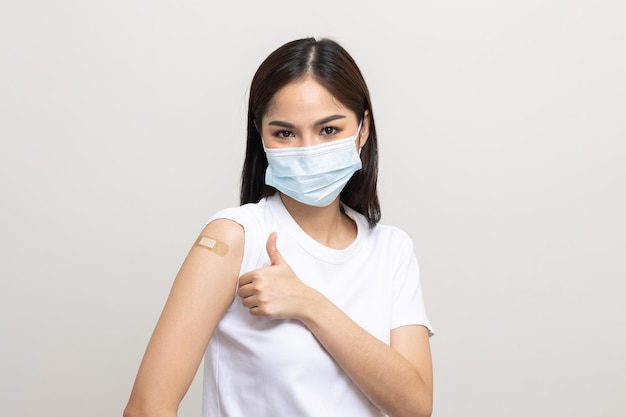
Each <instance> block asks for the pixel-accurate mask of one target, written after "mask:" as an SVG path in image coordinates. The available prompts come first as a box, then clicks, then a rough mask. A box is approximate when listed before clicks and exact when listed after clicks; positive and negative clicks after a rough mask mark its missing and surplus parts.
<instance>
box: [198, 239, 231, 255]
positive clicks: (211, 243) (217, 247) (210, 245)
mask: <svg viewBox="0 0 626 417" xmlns="http://www.w3.org/2000/svg"><path fill="white" fill-rule="evenodd" d="M194 246H198V247H200V248H204V249H207V250H210V251H211V252H215V253H217V254H218V255H220V256H224V255H226V254H227V253H228V245H227V244H226V243H224V242H220V241H219V240H217V239H213V238H212V237H208V236H202V235H200V236H198V240H196V243H195V244H194Z"/></svg>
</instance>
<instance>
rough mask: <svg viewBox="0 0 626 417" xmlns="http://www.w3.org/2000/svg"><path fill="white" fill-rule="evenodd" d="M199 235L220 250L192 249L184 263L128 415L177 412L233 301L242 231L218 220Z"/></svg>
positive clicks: (147, 355)
mask: <svg viewBox="0 0 626 417" xmlns="http://www.w3.org/2000/svg"><path fill="white" fill-rule="evenodd" d="M201 235H202V236H207V237H209V238H210V239H211V240H215V241H217V246H215V247H214V248H207V247H203V246H198V245H194V246H193V247H192V248H191V250H190V251H189V254H188V255H187V257H186V259H185V261H184V262H183V264H182V266H181V268H180V270H179V272H178V274H177V276H176V279H175V280H174V283H173V285H172V289H171V291H170V294H169V297H168V299H167V302H166V304H165V307H164V308H163V312H162V313H161V317H160V318H159V321H158V323H157V325H156V328H155V330H154V332H153V334H152V337H151V339H150V342H149V344H148V347H147V349H146V353H145V355H144V358H143V361H142V363H141V366H140V368H139V372H138V374H137V379H136V381H135V385H134V387H133V392H132V394H131V398H130V400H129V403H128V406H127V412H126V415H137V416H141V415H144V414H148V413H149V414H154V415H159V414H163V415H166V414H172V413H175V412H176V410H177V408H178V405H179V403H180V401H181V400H182V398H183V396H184V394H185V392H186V391H187V389H188V388H189V385H190V384H191V381H192V379H193V377H194V375H195V373H196V371H197V369H198V366H199V364H200V361H201V360H202V355H203V354H204V351H205V350H206V346H207V344H208V342H209V339H210V338H211V335H212V334H213V331H214V330H215V327H216V326H217V324H218V322H219V320H220V319H221V317H222V316H223V314H224V312H225V311H226V310H227V309H228V307H229V305H230V304H231V302H232V300H233V297H234V296H235V291H236V286H237V279H238V276H239V270H240V268H241V262H242V258H243V247H244V230H243V227H242V226H240V225H239V224H237V223H235V222H234V221H232V220H228V219H218V220H214V221H212V222H211V223H209V224H208V225H207V226H206V227H205V228H204V230H203V231H202V233H201ZM172 415H173V414H172Z"/></svg>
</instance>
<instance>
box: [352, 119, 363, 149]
mask: <svg viewBox="0 0 626 417" xmlns="http://www.w3.org/2000/svg"><path fill="white" fill-rule="evenodd" d="M361 126H363V120H361V121H360V122H359V128H358V129H357V130H356V135H355V136H354V138H355V140H359V134H360V133H361ZM360 144H361V141H360V140H359V145H360ZM361 149H363V146H359V150H358V151H357V153H358V154H359V156H361Z"/></svg>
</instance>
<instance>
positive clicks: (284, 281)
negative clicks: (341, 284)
mask: <svg viewBox="0 0 626 417" xmlns="http://www.w3.org/2000/svg"><path fill="white" fill-rule="evenodd" d="M276 239H277V235H276V232H273V233H272V234H270V236H269V238H268V239H267V244H266V245H265V248H266V250H267V255H268V256H269V258H270V266H267V267H265V268H260V269H256V270H254V271H250V272H247V273H245V274H243V275H242V276H240V277H239V290H238V295H239V297H241V299H242V303H243V305H244V307H247V308H249V309H250V314H252V315H254V316H259V317H267V318H273V319H275V318H282V319H286V318H296V319H299V318H302V317H303V316H304V314H305V312H306V307H307V305H310V302H312V301H313V300H314V298H315V295H316V294H319V293H317V291H315V290H314V289H312V288H311V287H309V286H307V285H305V284H304V283H303V282H302V281H300V279H299V278H298V277H297V276H296V274H295V273H294V272H293V270H292V269H291V267H290V266H289V264H287V262H285V260H284V259H283V257H282V255H281V254H280V252H279V251H278V249H277V248H276Z"/></svg>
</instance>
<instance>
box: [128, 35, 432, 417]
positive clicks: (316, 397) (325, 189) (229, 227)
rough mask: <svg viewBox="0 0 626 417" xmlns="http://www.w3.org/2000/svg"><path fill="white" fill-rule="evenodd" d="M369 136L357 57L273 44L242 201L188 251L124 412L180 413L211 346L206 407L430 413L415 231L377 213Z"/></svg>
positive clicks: (256, 86)
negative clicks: (405, 230) (394, 224)
mask: <svg viewBox="0 0 626 417" xmlns="http://www.w3.org/2000/svg"><path fill="white" fill-rule="evenodd" d="M377 159H378V154H377V137H376V129H375V125H374V115H373V112H372V106H371V103H370V96H369V92H368V89H367V86H366V84H365V81H364V80H363V77H362V75H361V73H360V71H359V69H358V67H357V65H356V64H355V62H354V60H353V59H352V58H351V57H350V55H349V54H348V53H347V52H346V51H345V50H344V49H343V48H342V47H341V46H340V45H338V44H337V43H336V42H334V41H332V40H328V39H322V40H315V39H312V38H309V39H300V40H296V41H293V42H289V43H287V44H285V45H283V46H282V47H280V48H278V49H277V50H276V51H274V52H273V53H272V54H270V56H269V57H268V58H267V59H266V60H265V61H264V62H263V63H262V64H261V66H260V67H259V69H258V70H257V72H256V74H255V76H254V79H253V81H252V85H251V89H250V100H249V110H248V139H247V149H246V157H245V162H244V168H243V174H242V188H241V206H240V207H236V208H230V209H226V210H223V211H221V212H219V213H217V214H216V215H214V216H213V218H212V219H210V221H209V222H208V224H207V226H206V227H205V229H204V230H203V231H202V232H201V234H200V237H199V238H198V240H197V241H196V244H195V245H194V246H193V247H192V248H191V250H190V252H189V255H188V256H187V258H186V259H185V261H184V263H183V265H182V267H181V269H180V272H179V273H178V275H177V277H176V280H175V281H174V284H173V287H172V290H171V293H170V296H169V298H168V300H167V303H166V305H165V308H164V310H163V313H162V315H161V318H160V319H159V321H158V324H157V326H156V329H155V331H154V334H153V336H152V338H151V340H150V343H149V345H148V348H147V350H146V353H145V356H144V359H143V361H142V363H141V366H140V369H139V372H138V375H137V379H136V381H135V385H134V388H133V391H132V394H131V397H130V400H129V402H128V405H127V407H126V410H125V413H124V415H125V416H127V417H142V416H150V417H157V416H176V414H177V409H178V405H179V403H180V401H181V399H182V398H183V396H184V394H185V392H186V390H187V389H188V387H189V384H190V383H191V381H192V379H193V376H194V374H195V372H196V370H197V368H198V366H199V364H200V362H201V359H202V357H203V355H205V370H204V411H203V414H204V416H205V417H217V416H220V417H244V416H245V417H250V416H255V417H261V416H267V417H283V416H284V417H286V416H289V417H296V416H298V417H304V416H323V417H328V416H379V415H382V414H383V413H385V414H387V415H389V416H429V415H430V414H431V409H432V386H433V383H432V366H431V356H430V348H429V336H430V334H432V332H431V330H430V323H429V321H428V318H427V316H426V313H425V310H424V305H423V301H422V293H421V288H420V283H419V271H418V265H417V262H416V258H415V255H414V253H413V244H412V241H411V239H410V238H409V237H408V236H407V235H406V234H405V233H403V232H402V231H401V230H399V229H397V228H394V227H391V226H384V225H379V224H378V222H379V219H380V208H379V204H378V197H377V194H376V177H377Z"/></svg>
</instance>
